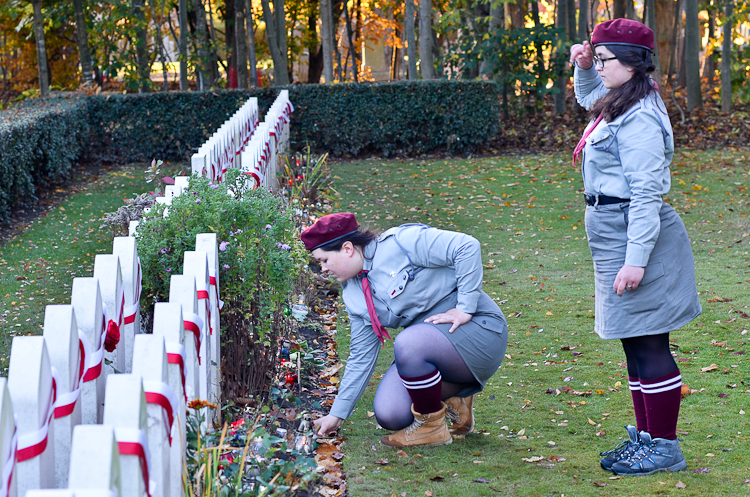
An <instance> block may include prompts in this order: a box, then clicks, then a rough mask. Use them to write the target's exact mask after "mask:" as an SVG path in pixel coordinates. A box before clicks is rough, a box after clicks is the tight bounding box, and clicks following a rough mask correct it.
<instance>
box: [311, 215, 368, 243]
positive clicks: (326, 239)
mask: <svg viewBox="0 0 750 497" xmlns="http://www.w3.org/2000/svg"><path fill="white" fill-rule="evenodd" d="M357 229H359V225H358V224H357V218H355V217H354V214H352V213H351V212H337V213H335V214H328V215H327V216H323V217H321V218H319V219H318V220H317V221H315V224H313V225H312V226H310V227H309V228H306V229H305V230H304V231H303V232H302V234H301V235H300V238H301V239H302V243H304V244H305V248H306V249H307V250H310V251H313V250H315V249H316V248H318V247H320V246H321V245H325V244H326V243H330V242H334V241H336V240H340V239H341V238H344V237H345V236H348V235H352V234H354V233H356V232H357Z"/></svg>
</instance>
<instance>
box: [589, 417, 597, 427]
mask: <svg viewBox="0 0 750 497" xmlns="http://www.w3.org/2000/svg"><path fill="white" fill-rule="evenodd" d="M588 420H589V424H590V425H594V426H595V425H596V423H595V422H594V421H592V420H591V418H588Z"/></svg>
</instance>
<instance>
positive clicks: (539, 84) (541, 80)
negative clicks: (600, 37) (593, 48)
mask: <svg viewBox="0 0 750 497" xmlns="http://www.w3.org/2000/svg"><path fill="white" fill-rule="evenodd" d="M587 1H588V0H581V2H582V3H586V2H587ZM531 20H532V21H533V22H534V29H535V30H537V29H540V28H541V27H542V23H541V21H540V19H539V3H538V2H537V1H536V0H532V2H531ZM585 30H586V28H584V32H585ZM582 39H584V40H585V39H588V36H586V37H584V38H582ZM535 51H536V64H537V70H536V73H537V76H538V78H537V80H536V88H537V89H536V95H535V99H536V100H537V105H539V106H540V107H541V103H542V101H543V98H544V97H543V94H542V92H541V89H542V88H544V87H546V86H547V77H546V73H547V67H546V66H545V62H544V44H543V43H541V42H537V43H536V45H535Z"/></svg>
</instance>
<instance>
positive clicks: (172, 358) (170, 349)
mask: <svg viewBox="0 0 750 497" xmlns="http://www.w3.org/2000/svg"><path fill="white" fill-rule="evenodd" d="M164 346H165V347H166V349H167V362H168V363H169V364H177V365H179V366H180V377H181V379H182V392H183V393H184V394H185V400H186V401H187V399H188V393H187V386H186V385H185V361H186V358H185V347H184V346H183V345H182V344H181V343H176V342H165V343H164Z"/></svg>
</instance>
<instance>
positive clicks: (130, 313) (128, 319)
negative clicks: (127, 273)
mask: <svg viewBox="0 0 750 497" xmlns="http://www.w3.org/2000/svg"><path fill="white" fill-rule="evenodd" d="M137 281H138V286H136V291H135V296H134V299H133V303H132V304H131V305H129V306H128V307H127V308H126V309H125V318H124V322H125V324H131V323H135V315H136V314H138V309H140V303H141V290H142V289H143V285H142V283H143V274H142V273H141V258H140V257H139V258H138V277H137Z"/></svg>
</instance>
